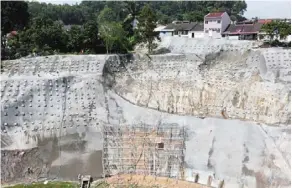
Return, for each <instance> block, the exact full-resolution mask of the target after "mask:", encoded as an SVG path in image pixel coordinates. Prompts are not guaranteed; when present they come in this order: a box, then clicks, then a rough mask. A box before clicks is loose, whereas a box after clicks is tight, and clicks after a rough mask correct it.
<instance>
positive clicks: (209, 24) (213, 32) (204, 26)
mask: <svg viewBox="0 0 292 188" xmlns="http://www.w3.org/2000/svg"><path fill="white" fill-rule="evenodd" d="M272 20H277V21H283V22H287V23H291V19H253V20H245V21H242V22H237V23H236V22H235V23H234V22H232V21H231V19H230V17H229V15H228V14H227V13H226V12H211V13H208V14H207V15H205V16H204V22H203V23H199V22H190V21H173V22H172V23H170V24H168V25H166V26H159V27H157V28H156V29H155V31H157V32H159V34H160V37H164V36H173V37H188V38H214V39H220V38H224V39H226V40H268V38H269V37H268V36H267V34H266V33H263V32H261V27H262V26H263V25H264V24H266V23H269V22H271V21H272ZM289 40H291V36H289V37H287V40H286V41H289Z"/></svg>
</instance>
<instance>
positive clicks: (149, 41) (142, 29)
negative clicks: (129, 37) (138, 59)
mask: <svg viewBox="0 0 292 188" xmlns="http://www.w3.org/2000/svg"><path fill="white" fill-rule="evenodd" d="M156 23H157V17H156V15H155V13H154V12H153V11H152V10H151V8H150V6H149V5H145V6H144V7H143V9H142V11H141V13H140V15H139V17H138V28H137V34H138V39H139V40H140V41H141V42H143V43H146V46H147V48H148V53H151V52H152V51H153V49H154V48H155V43H154V41H155V40H156V39H158V40H160V37H159V33H158V32H155V31H154V29H155V28H156V26H157V24H156Z"/></svg>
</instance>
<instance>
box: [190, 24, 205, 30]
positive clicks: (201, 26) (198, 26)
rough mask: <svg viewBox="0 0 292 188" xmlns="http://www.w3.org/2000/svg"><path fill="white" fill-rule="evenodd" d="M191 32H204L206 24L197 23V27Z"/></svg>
mask: <svg viewBox="0 0 292 188" xmlns="http://www.w3.org/2000/svg"><path fill="white" fill-rule="evenodd" d="M191 31H204V24H203V23H197V24H196V25H195V27H193V28H192V29H191Z"/></svg>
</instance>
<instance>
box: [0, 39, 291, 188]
mask: <svg viewBox="0 0 292 188" xmlns="http://www.w3.org/2000/svg"><path fill="white" fill-rule="evenodd" d="M176 40H178V39H173V41H162V43H161V45H162V46H163V45H164V46H166V47H167V48H170V49H171V51H172V53H169V54H163V55H155V56H139V55H134V56H118V55H110V56H107V55H85V56H74V55H72V56H70V55H67V56H48V57H37V58H24V59H19V60H13V61H5V62H3V67H4V70H3V71H4V72H3V73H2V77H1V78H2V79H1V165H2V168H1V183H2V184H4V183H13V182H14V183H15V182H28V181H37V180H43V179H48V180H51V179H61V180H76V177H77V175H78V174H91V175H92V176H93V177H94V178H98V177H101V176H102V174H103V173H104V172H103V165H102V160H103V159H102V152H103V150H104V145H103V144H104V132H103V127H104V125H113V126H116V127H119V126H124V125H129V126H136V125H141V124H144V125H158V124H159V125H161V126H162V127H163V126H165V127H167V126H174V125H175V126H176V127H184V130H186V135H187V138H186V139H185V147H184V148H183V149H184V169H183V171H184V174H185V180H188V181H194V174H195V173H199V175H200V180H199V183H206V182H207V179H208V176H210V175H211V176H212V177H213V181H212V185H213V186H217V185H218V183H219V181H221V180H223V179H224V181H225V187H226V188H229V187H230V188H237V187H238V188H241V187H242V186H246V187H249V188H253V187H254V188H266V187H269V186H272V187H273V186H281V187H290V185H291V179H290V175H291V173H290V170H291V167H290V165H291V163H290V154H291V151H290V141H291V135H290V130H291V128H290V125H289V123H290V122H289V119H290V116H291V110H290V103H291V99H290V75H291V72H289V71H290V61H289V60H290V59H291V56H290V54H289V51H286V50H283V49H264V50H258V49H254V50H253V49H251V47H252V46H253V44H252V43H250V42H246V41H244V42H240V41H237V43H234V42H227V41H225V42H224V41H221V40H216V41H213V42H212V41H206V42H204V41H200V40H198V41H196V40H189V41H188V42H187V41H185V42H186V43H187V45H188V46H187V45H181V44H180V43H179V41H176ZM233 43H234V44H233ZM196 44H197V45H196ZM231 44H232V46H231ZM179 45H181V46H179ZM227 48H228V49H227ZM208 49H210V51H208ZM198 117H200V118H198ZM218 117H219V118H218ZM241 120H245V121H241ZM266 124H270V125H274V126H268V125H266ZM114 141H115V140H113V142H114ZM110 152H111V153H112V154H113V160H112V163H111V164H109V166H111V167H115V166H120V165H121V164H120V162H119V161H120V158H119V155H118V153H117V152H116V151H115V150H114V149H112V150H111V151H110ZM165 160H168V159H165ZM172 173H173V174H175V173H177V172H175V170H172Z"/></svg>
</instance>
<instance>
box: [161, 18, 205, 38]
mask: <svg viewBox="0 0 292 188" xmlns="http://www.w3.org/2000/svg"><path fill="white" fill-rule="evenodd" d="M203 29H204V27H203V23H197V22H189V21H174V22H172V23H171V24H168V25H167V26H166V27H165V28H164V29H161V30H160V36H174V37H189V38H202V37H204V36H203V34H204V30H203Z"/></svg>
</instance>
